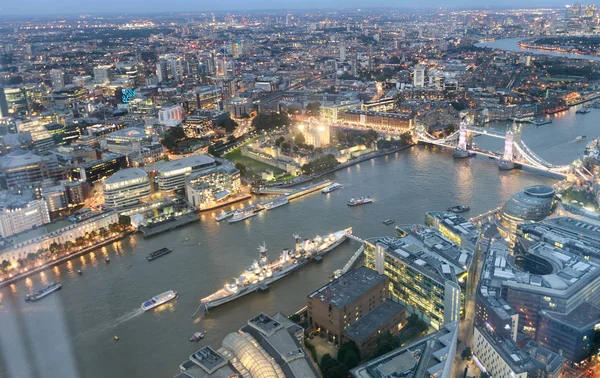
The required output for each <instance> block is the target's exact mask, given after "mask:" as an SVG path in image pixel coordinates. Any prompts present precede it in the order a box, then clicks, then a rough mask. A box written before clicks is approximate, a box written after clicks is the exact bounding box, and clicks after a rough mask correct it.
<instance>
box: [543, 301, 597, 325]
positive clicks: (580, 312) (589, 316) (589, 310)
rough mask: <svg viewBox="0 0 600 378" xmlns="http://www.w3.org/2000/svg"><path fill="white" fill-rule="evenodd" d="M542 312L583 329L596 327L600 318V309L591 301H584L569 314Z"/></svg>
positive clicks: (555, 319) (553, 318)
mask: <svg viewBox="0 0 600 378" xmlns="http://www.w3.org/2000/svg"><path fill="white" fill-rule="evenodd" d="M540 312H541V313H542V314H543V315H544V316H546V317H548V318H550V319H552V320H554V321H557V322H561V323H564V324H566V325H568V326H569V327H575V328H579V329H583V330H585V329H590V328H592V327H594V326H595V325H596V324H598V322H599V319H600V309H599V308H598V307H596V306H594V305H592V304H590V303H589V302H583V303H582V304H580V305H579V306H577V307H576V308H575V309H574V310H573V311H571V312H570V313H568V314H560V313H557V312H551V311H544V310H542V311H540Z"/></svg>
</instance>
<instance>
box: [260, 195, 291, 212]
mask: <svg viewBox="0 0 600 378" xmlns="http://www.w3.org/2000/svg"><path fill="white" fill-rule="evenodd" d="M288 203H290V201H289V200H288V199H287V197H285V196H284V197H280V198H277V199H275V200H273V201H271V202H269V203H268V204H267V205H265V209H266V210H273V209H275V208H277V207H279V206H283V205H287V204H288Z"/></svg>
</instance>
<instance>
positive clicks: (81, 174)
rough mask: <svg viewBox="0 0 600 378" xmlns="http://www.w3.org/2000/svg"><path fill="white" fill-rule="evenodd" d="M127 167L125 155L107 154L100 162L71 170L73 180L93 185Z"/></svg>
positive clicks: (88, 163) (85, 164)
mask: <svg viewBox="0 0 600 378" xmlns="http://www.w3.org/2000/svg"><path fill="white" fill-rule="evenodd" d="M125 167H127V157H126V156H125V155H120V154H115V153H112V152H107V153H105V154H103V155H102V159H100V160H93V161H89V162H87V163H84V164H82V165H80V166H78V167H74V168H71V179H72V180H74V181H75V180H83V181H87V182H89V183H93V182H96V181H98V180H100V179H102V178H105V177H110V176H112V175H113V174H114V173H115V172H117V171H118V170H120V169H123V168H125Z"/></svg>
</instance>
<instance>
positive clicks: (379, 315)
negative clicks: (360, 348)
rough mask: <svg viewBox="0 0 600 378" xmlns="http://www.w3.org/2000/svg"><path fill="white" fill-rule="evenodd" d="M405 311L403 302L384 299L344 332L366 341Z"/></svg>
mask: <svg viewBox="0 0 600 378" xmlns="http://www.w3.org/2000/svg"><path fill="white" fill-rule="evenodd" d="M403 311H405V307H404V306H402V305H401V304H399V303H396V302H392V301H384V302H382V303H380V304H379V305H378V306H377V307H375V308H374V309H372V310H371V311H369V312H368V313H367V314H366V315H365V316H363V317H362V318H360V319H358V321H356V323H354V324H352V325H351V326H350V327H348V328H346V329H345V330H344V333H345V334H347V335H348V336H350V337H352V338H353V339H355V340H359V341H365V340H366V339H367V338H369V336H371V335H372V334H374V333H375V332H377V331H378V330H379V328H381V326H382V325H383V324H386V323H388V322H389V321H390V319H392V318H393V317H395V316H396V315H398V314H399V313H401V312H403Z"/></svg>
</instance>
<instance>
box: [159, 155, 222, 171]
mask: <svg viewBox="0 0 600 378" xmlns="http://www.w3.org/2000/svg"><path fill="white" fill-rule="evenodd" d="M214 163H215V159H213V158H211V157H209V156H206V155H192V156H188V157H185V158H183V159H177V160H171V161H169V162H167V163H166V164H164V165H162V166H161V167H159V168H158V173H166V172H169V171H174V170H177V169H183V168H191V167H195V166H197V165H207V164H214Z"/></svg>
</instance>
